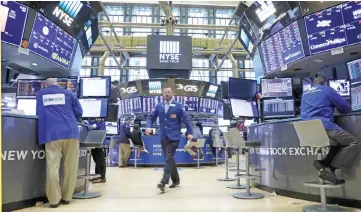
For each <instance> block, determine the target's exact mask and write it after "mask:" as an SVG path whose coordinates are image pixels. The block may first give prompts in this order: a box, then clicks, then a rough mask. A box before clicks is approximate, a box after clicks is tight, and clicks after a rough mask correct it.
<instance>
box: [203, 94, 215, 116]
mask: <svg viewBox="0 0 361 212" xmlns="http://www.w3.org/2000/svg"><path fill="white" fill-rule="evenodd" d="M217 109H218V101H217V100H214V99H204V98H200V100H199V112H200V113H211V114H217Z"/></svg>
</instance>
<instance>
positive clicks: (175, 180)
mask: <svg viewBox="0 0 361 212" xmlns="http://www.w3.org/2000/svg"><path fill="white" fill-rule="evenodd" d="M163 96H164V100H165V101H164V102H161V103H159V104H158V105H157V106H156V107H155V110H154V111H153V112H152V113H151V114H150V115H149V116H148V120H147V129H146V130H145V134H146V135H150V132H151V129H150V128H151V127H152V124H153V123H154V122H155V121H156V120H157V118H159V125H160V130H159V134H160V138H161V145H162V149H163V154H164V156H165V164H164V173H163V178H162V180H161V182H160V183H159V184H158V188H159V189H160V190H161V191H162V192H164V188H165V185H166V184H168V183H169V178H171V179H172V185H170V186H169V187H170V188H175V187H176V186H178V185H179V183H180V179H179V175H178V171H177V166H176V163H175V160H174V155H175V152H176V150H177V148H178V145H179V140H180V139H181V135H182V132H181V127H182V126H181V123H182V121H183V123H184V124H185V125H186V128H187V132H188V136H187V138H188V140H192V138H193V136H192V134H193V131H192V125H191V122H190V121H189V118H188V115H187V113H186V112H185V111H184V109H183V105H182V104H181V103H179V102H176V101H175V100H174V98H173V91H172V88H170V87H165V88H164V90H163Z"/></svg>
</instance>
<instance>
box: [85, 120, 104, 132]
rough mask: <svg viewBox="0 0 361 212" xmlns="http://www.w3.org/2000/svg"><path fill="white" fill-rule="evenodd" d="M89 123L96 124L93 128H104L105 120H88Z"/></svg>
mask: <svg viewBox="0 0 361 212" xmlns="http://www.w3.org/2000/svg"><path fill="white" fill-rule="evenodd" d="M88 123H89V125H91V126H93V124H95V125H96V127H95V129H94V130H106V126H105V121H92V120H91V121H88Z"/></svg>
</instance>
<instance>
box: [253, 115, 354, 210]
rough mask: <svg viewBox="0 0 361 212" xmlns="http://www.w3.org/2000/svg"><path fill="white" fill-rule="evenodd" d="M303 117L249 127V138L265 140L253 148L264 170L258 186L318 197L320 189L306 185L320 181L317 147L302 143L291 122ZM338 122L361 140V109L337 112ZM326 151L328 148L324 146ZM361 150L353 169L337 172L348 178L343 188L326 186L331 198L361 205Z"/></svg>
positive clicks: (297, 195) (325, 152)
mask: <svg viewBox="0 0 361 212" xmlns="http://www.w3.org/2000/svg"><path fill="white" fill-rule="evenodd" d="M299 120H300V119H298V118H295V119H288V120H282V121H274V122H268V123H263V124H257V125H252V126H250V127H249V131H248V139H249V140H258V141H261V142H262V146H261V148H255V149H251V150H250V161H251V163H252V164H253V165H254V166H255V167H258V168H263V169H265V170H264V171H260V172H256V173H257V174H260V175H261V178H260V180H257V181H256V186H257V187H259V188H261V189H264V190H267V191H270V192H273V191H275V192H276V193H278V194H280V195H285V196H291V197H294V198H300V199H306V200H311V201H318V200H319V196H316V195H319V189H317V188H310V187H306V186H304V185H303V182H310V181H317V180H318V172H317V171H316V169H315V168H314V167H313V161H314V160H315V159H316V152H317V150H316V148H313V149H312V148H306V147H300V145H299V140H298V137H297V134H296V131H295V130H294V127H293V124H292V122H294V121H299ZM335 122H336V123H337V124H339V125H340V126H341V127H343V128H344V129H345V130H346V131H348V132H350V133H352V134H353V135H354V136H356V137H357V138H358V139H360V140H361V113H351V114H347V115H336V116H335ZM322 152H323V155H325V154H327V152H328V148H325V149H323V151H322ZM360 158H361V152H360V154H359V155H358V156H357V157H356V158H355V160H354V161H353V164H350V166H351V165H353V167H354V168H353V169H348V170H341V171H339V170H338V173H337V175H339V176H341V177H342V178H344V179H345V180H346V184H345V185H344V186H343V187H342V189H329V190H327V196H328V197H329V198H328V200H329V201H331V202H332V203H335V204H341V205H345V206H352V207H361V192H360V185H361V165H360V162H361V159H360Z"/></svg>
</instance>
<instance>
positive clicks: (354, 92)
mask: <svg viewBox="0 0 361 212" xmlns="http://www.w3.org/2000/svg"><path fill="white" fill-rule="evenodd" d="M351 108H352V111H359V110H361V84H358V85H355V86H353V87H351Z"/></svg>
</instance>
